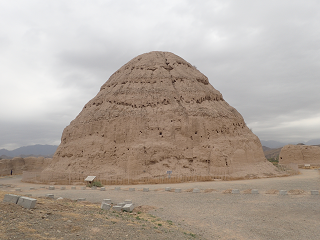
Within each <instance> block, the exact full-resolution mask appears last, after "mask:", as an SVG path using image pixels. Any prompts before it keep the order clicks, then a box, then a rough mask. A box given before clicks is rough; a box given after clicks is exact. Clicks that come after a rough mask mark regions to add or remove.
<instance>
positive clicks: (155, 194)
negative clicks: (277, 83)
mask: <svg viewBox="0 0 320 240" xmlns="http://www.w3.org/2000/svg"><path fill="white" fill-rule="evenodd" d="M20 180H21V176H14V177H5V178H0V187H1V185H2V188H0V190H2V192H1V191H0V194H1V195H0V199H3V196H4V194H5V193H8V192H9V193H13V194H17V195H21V196H23V195H24V194H32V197H34V198H37V201H38V202H37V205H36V208H35V209H34V210H26V209H23V208H21V207H19V206H17V205H12V204H7V203H1V205H0V209H1V213H0V214H1V215H0V216H1V217H0V224H1V225H0V232H1V233H0V239H14V237H15V239H38V238H40V239H41V238H42V239H138V238H139V239H170V238H173V239H318V236H320V228H319V222H320V207H319V201H320V195H311V193H310V191H311V190H319V189H320V178H319V171H318V170H311V169H310V170H304V169H303V170H301V174H300V175H296V176H290V177H282V178H267V179H253V180H240V181H213V182H197V183H182V184H167V185H135V186H120V187H121V190H119V191H116V190H115V186H105V187H106V191H99V189H97V190H91V189H88V188H87V189H86V190H81V189H80V186H76V188H77V189H76V190H72V189H71V186H65V187H66V190H60V186H55V187H56V190H48V189H47V187H48V186H45V185H36V184H29V183H21V182H20ZM9 184H10V186H9ZM16 187H19V188H21V189H22V191H21V192H15V188H16ZM30 187H34V188H35V189H34V190H30ZM43 187H45V188H43ZM131 187H134V188H135V191H129V188H131ZM145 187H148V188H149V192H143V191H142V189H143V188H145ZM165 187H171V188H172V189H175V188H181V189H182V192H181V193H175V192H174V191H165ZM193 188H199V189H200V193H193V192H192V189H193ZM232 189H239V190H240V194H231V190H232ZM251 189H258V190H259V194H251ZM280 190H287V191H288V195H285V196H282V195H279V191H280ZM47 193H52V194H54V197H55V199H45V198H44V196H45V194H47ZM58 197H62V198H64V199H63V200H57V198H58ZM77 198H86V200H87V201H88V202H79V203H77V202H76V201H75V200H76V199H77ZM105 198H110V199H112V201H113V202H114V203H118V202H123V201H124V200H125V199H131V200H132V201H133V202H134V204H135V206H136V208H135V210H134V212H133V213H120V214H118V213H114V212H113V211H102V210H101V209H100V203H101V201H102V199H105Z"/></svg>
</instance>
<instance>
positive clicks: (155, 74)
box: [101, 51, 209, 90]
mask: <svg viewBox="0 0 320 240" xmlns="http://www.w3.org/2000/svg"><path fill="white" fill-rule="evenodd" d="M153 79H185V80H195V81H197V82H200V83H202V84H205V85H208V84H209V81H208V78H207V77H206V76H205V75H204V74H202V73H201V72H200V71H198V70H197V69H196V67H194V66H192V65H191V64H190V63H188V62H187V61H185V60H184V59H183V58H181V57H179V56H177V55H175V54H173V53H171V52H160V51H153V52H149V53H144V54H141V55H139V56H137V57H135V58H133V59H132V60H131V61H129V62H128V63H126V64H125V65H124V66H122V67H121V68H120V69H119V70H118V71H116V72H115V73H114V74H113V75H112V76H111V77H110V79H109V80H108V81H107V82H106V83H105V84H104V85H103V86H102V87H101V90H102V89H104V88H106V87H109V86H112V85H115V84H124V83H127V82H136V81H140V82H141V81H143V80H147V82H146V83H149V82H148V80H153Z"/></svg>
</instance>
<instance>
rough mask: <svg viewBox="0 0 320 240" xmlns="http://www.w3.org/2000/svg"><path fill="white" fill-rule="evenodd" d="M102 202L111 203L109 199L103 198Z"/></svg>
mask: <svg viewBox="0 0 320 240" xmlns="http://www.w3.org/2000/svg"><path fill="white" fill-rule="evenodd" d="M102 203H107V204H111V199H103V200H102Z"/></svg>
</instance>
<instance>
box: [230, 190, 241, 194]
mask: <svg viewBox="0 0 320 240" xmlns="http://www.w3.org/2000/svg"><path fill="white" fill-rule="evenodd" d="M231 193H232V194H240V190H239V189H232V190H231Z"/></svg>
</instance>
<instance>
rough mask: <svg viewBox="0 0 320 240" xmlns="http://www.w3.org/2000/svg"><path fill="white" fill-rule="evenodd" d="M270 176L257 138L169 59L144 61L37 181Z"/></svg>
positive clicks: (107, 89) (158, 56)
mask: <svg viewBox="0 0 320 240" xmlns="http://www.w3.org/2000/svg"><path fill="white" fill-rule="evenodd" d="M166 171H172V176H174V174H180V175H184V176H191V175H195V174H197V175H208V176H213V175H215V174H216V175H219V174H222V175H223V174H224V175H230V176H235V177H244V176H248V174H254V175H261V174H263V173H266V174H270V173H271V174H273V173H274V168H273V166H272V164H270V163H268V162H267V160H266V159H265V157H264V155H263V151H262V147H261V144H260V141H259V139H258V138H257V137H256V136H255V135H254V134H253V133H252V132H251V131H250V130H249V129H248V127H247V126H246V124H245V122H244V120H243V118H242V116H241V115H240V114H239V113H238V112H237V110H236V109H234V108H233V107H231V106H230V105H229V104H228V103H227V102H226V101H224V99H223V97H222V95H221V93H220V92H219V91H217V90H216V89H214V88H213V87H212V86H211V85H210V83H209V81H208V78H207V77H206V76H205V75H203V74H202V73H201V72H199V71H198V70H197V69H196V68H195V67H193V66H192V65H191V64H190V63H188V62H186V61H185V60H183V59H182V58H180V57H179V56H177V55H175V54H172V53H170V52H150V53H146V54H142V55H140V56H138V57H136V58H134V59H132V60H131V61H130V62H128V63H127V64H125V65H124V66H123V67H121V68H120V69H119V70H118V71H116V72H115V73H114V74H113V75H112V76H111V77H110V78H109V80H108V81H107V82H106V83H105V84H103V85H102V87H101V89H100V92H99V93H98V94H97V95H96V96H95V97H94V98H93V99H92V100H91V101H89V102H88V103H87V104H86V105H85V106H84V108H83V110H82V111H81V112H80V114H79V115H78V116H77V117H76V119H75V120H73V121H72V122H71V123H70V125H69V126H67V127H66V128H65V129H64V131H63V134H62V138H61V144H60V146H59V147H58V149H57V151H56V153H55V155H54V157H53V163H52V164H51V165H50V166H49V167H48V168H47V169H46V170H45V171H44V172H43V174H42V177H46V176H51V177H52V176H58V175H59V174H60V175H59V176H60V177H57V178H61V176H62V175H61V174H63V173H65V174H66V175H68V174H69V177H70V174H75V173H79V174H84V175H96V176H99V177H100V178H103V177H105V178H108V177H112V176H118V177H119V176H120V177H121V176H122V177H123V178H125V179H131V178H138V177H154V176H159V175H164V176H165V175H166Z"/></svg>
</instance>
